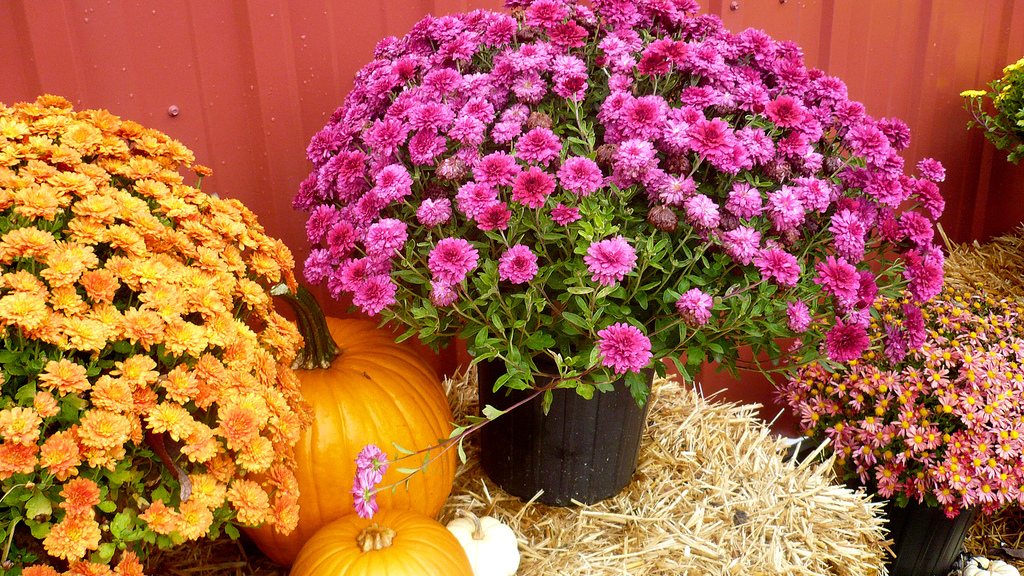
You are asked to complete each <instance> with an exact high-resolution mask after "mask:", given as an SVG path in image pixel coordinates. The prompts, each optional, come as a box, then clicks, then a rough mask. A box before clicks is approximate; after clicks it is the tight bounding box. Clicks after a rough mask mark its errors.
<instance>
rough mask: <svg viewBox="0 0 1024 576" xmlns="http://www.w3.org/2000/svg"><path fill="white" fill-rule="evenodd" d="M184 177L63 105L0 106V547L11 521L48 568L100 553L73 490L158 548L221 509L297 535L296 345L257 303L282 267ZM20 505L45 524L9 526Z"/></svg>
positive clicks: (101, 121)
mask: <svg viewBox="0 0 1024 576" xmlns="http://www.w3.org/2000/svg"><path fill="white" fill-rule="evenodd" d="M193 162H194V158H193V155H192V152H191V151H189V150H188V149H187V148H186V147H185V146H184V145H182V144H181V143H180V142H177V141H175V140H173V139H171V138H169V137H167V136H166V135H164V134H162V133H160V132H158V131H156V130H152V129H147V128H144V127H142V126H140V125H139V124H136V123H134V122H130V121H124V120H121V119H120V118H118V117H116V116H114V115H112V114H110V113H109V112H106V111H101V110H87V111H79V112H76V111H74V110H73V107H72V106H71V104H70V103H69V102H68V101H66V100H64V99H63V98H59V97H54V96H43V97H40V98H39V99H38V100H37V101H36V102H34V103H28V104H18V105H15V106H13V107H7V106H3V105H2V104H0V213H2V216H0V266H2V275H0V336H2V337H3V338H4V345H5V349H6V350H5V351H4V352H3V353H2V354H0V363H2V369H3V377H2V380H0V382H2V386H3V388H2V390H3V394H2V396H0V439H2V443H0V481H2V482H3V484H2V486H0V487H2V489H3V492H6V493H9V494H10V493H12V492H11V491H12V490H13V491H15V493H14V495H15V496H18V498H9V499H7V500H4V501H2V502H0V530H10V529H12V528H8V525H9V523H12V522H16V521H17V520H18V519H24V521H25V522H26V523H28V524H29V525H30V526H32V528H33V532H34V533H36V534H39V533H40V532H42V533H46V534H48V536H46V537H45V539H44V541H43V544H44V547H45V549H46V550H47V552H48V553H49V554H51V555H53V556H56V557H58V558H64V559H67V560H71V561H79V560H81V559H82V558H83V557H84V556H85V555H86V554H87V553H89V552H90V551H95V550H97V549H98V548H99V546H100V544H101V540H102V538H103V536H101V534H100V532H99V528H98V524H96V520H95V519H94V518H93V514H94V513H101V512H99V511H98V510H97V511H95V512H94V511H93V509H92V505H89V506H87V507H86V508H87V510H79V511H78V513H76V514H74V515H71V514H64V513H62V512H61V508H60V507H62V506H64V503H65V502H66V501H67V496H66V495H67V494H71V493H73V491H74V490H76V489H80V487H81V485H82V484H81V483H82V481H83V480H84V479H88V482H91V483H93V484H92V485H94V486H95V485H98V486H103V487H104V498H105V499H107V500H114V501H115V502H117V503H118V509H119V510H122V509H126V508H130V509H131V512H132V514H131V515H130V517H131V518H137V519H138V521H139V526H140V528H141V529H142V530H151V531H152V532H155V533H157V534H163V535H168V536H169V537H170V539H171V540H172V541H175V542H180V541H182V540H186V539H196V538H200V537H202V536H204V535H206V534H207V533H208V531H209V530H210V528H211V526H212V525H213V523H214V517H215V515H217V516H218V517H219V518H221V519H223V518H224V517H225V516H226V515H225V514H223V513H222V512H223V511H225V510H229V511H233V512H234V513H235V517H236V519H237V520H238V521H239V522H241V523H244V524H260V523H263V522H270V523H274V524H276V525H277V527H278V529H279V530H281V531H289V530H291V528H292V527H293V526H294V525H295V523H296V520H297V514H298V512H297V504H296V501H297V495H298V494H297V488H296V482H295V478H294V475H293V473H292V471H291V468H292V465H293V459H292V446H293V445H294V443H295V442H296V441H297V439H298V437H299V433H300V430H301V428H302V427H303V426H304V425H306V424H307V423H308V421H309V419H310V415H309V413H308V408H307V407H306V406H305V405H304V404H303V403H302V401H301V397H300V395H299V390H298V383H297V380H296V378H295V376H294V374H293V373H292V371H291V369H290V365H291V362H292V361H293V360H294V358H295V354H296V351H297V349H298V348H299V347H300V346H301V337H300V336H299V334H298V331H297V330H296V328H295V325H294V324H293V323H291V322H289V321H288V320H287V319H285V318H284V317H282V316H281V315H279V314H278V313H277V312H276V311H275V309H274V305H273V302H272V301H271V297H270V296H269V293H268V289H269V287H270V286H271V285H273V284H277V283H280V282H285V283H287V284H288V285H289V286H290V287H291V288H293V289H294V288H295V286H296V283H295V278H294V275H293V272H292V268H293V267H294V261H293V259H292V255H291V253H290V252H289V250H288V249H287V248H286V247H285V246H284V244H283V243H282V242H281V241H280V240H277V239H274V238H270V237H268V236H267V235H266V234H265V233H264V231H263V228H262V227H261V226H260V225H259V224H258V223H257V221H256V218H255V216H254V215H253V213H252V212H250V211H249V210H248V209H247V208H246V207H245V206H243V205H242V204H241V203H240V202H238V201H237V200H225V199H219V198H215V197H211V196H208V195H206V194H204V193H202V192H200V191H199V190H198V189H197V188H195V187H192V186H189V185H186V184H185V183H184V180H185V178H184V176H183V175H182V173H181V172H180V171H179V170H181V169H187V168H191V170H192V171H193V172H195V173H196V174H197V175H199V176H200V177H201V176H205V175H208V174H209V169H207V168H204V167H202V166H198V165H195V166H193ZM126 460H128V461H129V462H128V464H129V465H128V466H125V461H126ZM140 463H141V464H140ZM126 470H130V471H131V472H130V473H126V472H125V471H126ZM179 485H180V487H181V489H180V490H179ZM76 487H78V488H76ZM36 495H42V497H44V498H46V499H48V500H50V501H51V502H52V504H53V506H52V509H53V510H54V512H53V513H52V515H49V517H47V515H37V516H36V517H32V516H29V515H27V514H26V513H25V511H24V510H22V509H20V508H19V507H21V506H24V503H25V502H26V501H29V500H31V499H32V498H33V497H36ZM37 501H38V500H37ZM89 501H90V502H91V500H89ZM97 503H98V500H97ZM64 507H65V508H66V506H64ZM47 523H50V525H49V526H46V524H47ZM2 534H3V532H0V535H2ZM8 536H9V535H8ZM105 537H107V538H110V537H111V536H110V535H109V534H106V536H105ZM110 554H113V552H112V548H111V552H110ZM94 556H95V554H94ZM4 560H7V558H4ZM108 560H109V559H108Z"/></svg>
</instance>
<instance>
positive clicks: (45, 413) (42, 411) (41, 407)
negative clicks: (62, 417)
mask: <svg viewBox="0 0 1024 576" xmlns="http://www.w3.org/2000/svg"><path fill="white" fill-rule="evenodd" d="M32 406H33V407H35V409H36V412H38V413H39V415H40V416H42V417H43V418H49V417H51V416H56V415H57V414H58V413H59V412H60V407H59V406H57V399H56V398H54V397H53V394H50V393H49V392H36V395H35V397H33V398H32Z"/></svg>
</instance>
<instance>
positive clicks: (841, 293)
mask: <svg viewBox="0 0 1024 576" xmlns="http://www.w3.org/2000/svg"><path fill="white" fill-rule="evenodd" d="M816 270H817V272H818V277H817V278H815V279H814V283H815V284H820V285H821V286H822V287H824V289H825V292H826V293H828V294H831V295H833V296H835V297H836V298H838V299H839V300H840V301H844V302H852V301H854V300H856V298H857V289H858V288H859V287H860V275H859V274H858V273H857V269H856V268H854V267H853V266H852V265H850V264H849V263H848V262H847V261H846V260H845V259H843V258H839V259H836V257H835V256H829V257H828V258H826V259H825V261H824V262H818V265H817V267H816Z"/></svg>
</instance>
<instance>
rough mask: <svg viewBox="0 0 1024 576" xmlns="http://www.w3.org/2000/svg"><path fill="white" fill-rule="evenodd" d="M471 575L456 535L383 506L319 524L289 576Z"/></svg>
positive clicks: (421, 518) (412, 514) (420, 517)
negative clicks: (363, 515) (363, 514)
mask: <svg viewBox="0 0 1024 576" xmlns="http://www.w3.org/2000/svg"><path fill="white" fill-rule="evenodd" d="M380 574H387V575H388V576H423V575H425V574H431V575H435V574H436V575H437V576H473V567H472V566H471V565H470V563H469V558H468V557H467V556H466V551H465V550H463V548H462V545H461V544H459V541H458V539H456V538H455V536H454V535H452V533H451V532H449V531H448V529H447V528H445V527H444V526H442V525H441V524H440V523H439V522H437V521H435V520H434V519H432V518H429V517H427V516H424V515H422V514H419V513H417V512H411V511H408V510H386V511H382V512H380V513H378V514H376V515H375V516H374V517H373V518H360V517H359V516H357V515H355V514H350V515H348V516H344V517H342V518H339V519H337V520H335V521H333V522H331V523H330V524H328V525H326V526H324V527H323V528H321V529H320V530H319V531H318V532H317V533H316V534H314V535H313V537H312V538H310V539H309V541H308V542H306V545H305V546H303V547H302V551H301V552H299V556H298V558H297V559H296V560H295V565H294V566H293V567H292V570H291V572H290V573H289V576H378V575H380Z"/></svg>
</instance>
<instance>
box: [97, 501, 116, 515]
mask: <svg viewBox="0 0 1024 576" xmlns="http://www.w3.org/2000/svg"><path fill="white" fill-rule="evenodd" d="M97 508H99V509H100V510H102V511H103V512H106V513H107V514H110V513H111V512H113V511H114V510H117V502H114V501H113V500H104V501H102V502H100V503H99V504H98V505H97Z"/></svg>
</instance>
